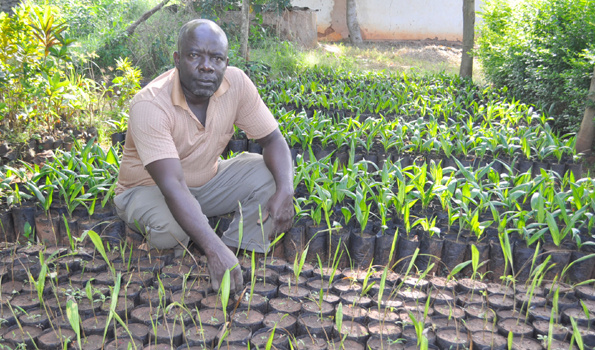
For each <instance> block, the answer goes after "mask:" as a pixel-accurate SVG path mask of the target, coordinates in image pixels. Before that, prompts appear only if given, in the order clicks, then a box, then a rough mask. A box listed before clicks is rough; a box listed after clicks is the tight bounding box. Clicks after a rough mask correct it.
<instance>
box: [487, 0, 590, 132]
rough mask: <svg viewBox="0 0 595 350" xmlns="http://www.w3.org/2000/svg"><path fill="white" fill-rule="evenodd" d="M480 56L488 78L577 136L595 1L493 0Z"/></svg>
mask: <svg viewBox="0 0 595 350" xmlns="http://www.w3.org/2000/svg"><path fill="white" fill-rule="evenodd" d="M482 17H483V23H482V24H481V25H480V28H479V30H480V32H481V35H480V36H479V38H478V49H477V56H478V58H479V60H480V61H481V63H482V64H483V69H484V73H485V75H486V78H487V79H488V80H489V81H491V82H492V83H494V84H496V85H497V86H499V87H502V86H507V87H508V88H509V89H510V92H511V93H512V94H513V95H514V96H516V97H517V98H519V99H521V98H522V99H523V101H525V102H529V103H534V104H536V105H537V106H539V107H541V108H542V109H543V110H545V111H549V114H550V116H551V117H553V121H554V126H555V128H556V130H558V131H559V132H569V131H573V132H574V131H577V130H578V127H579V125H580V119H581V118H582V115H583V113H584V108H585V102H586V95H587V92H588V89H589V83H590V77H591V73H592V71H593V63H594V57H595V1H590V0H522V1H518V2H514V3H512V2H510V1H508V0H488V1H486V2H485V6H484V8H483V13H482Z"/></svg>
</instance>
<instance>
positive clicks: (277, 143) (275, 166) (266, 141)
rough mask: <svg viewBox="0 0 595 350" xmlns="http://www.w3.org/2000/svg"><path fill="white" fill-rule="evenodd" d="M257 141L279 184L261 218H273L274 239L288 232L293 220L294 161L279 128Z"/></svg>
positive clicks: (272, 236) (268, 166) (263, 219)
mask: <svg viewBox="0 0 595 350" xmlns="http://www.w3.org/2000/svg"><path fill="white" fill-rule="evenodd" d="M257 141H258V143H259V144H260V145H261V146H262V157H263V159H264V162H265V164H266V166H267V168H268V169H269V171H270V172H271V174H273V178H274V179H275V184H276V185H277V191H276V192H275V194H274V195H273V196H272V197H271V198H270V199H269V201H268V203H267V205H266V207H265V208H264V209H263V213H262V219H261V221H262V222H264V221H266V220H267V219H268V220H271V219H272V220H273V231H272V232H271V234H270V235H269V240H273V239H275V236H276V235H277V234H279V233H281V232H287V230H289V228H290V227H291V224H292V221H293V215H294V209H293V161H292V160H291V153H290V152H289V147H288V146H287V142H286V141H285V139H284V138H283V135H282V134H281V131H279V128H277V129H275V131H273V132H271V133H270V134H269V135H268V136H265V137H263V138H262V139H259V140H257ZM269 216H270V217H269Z"/></svg>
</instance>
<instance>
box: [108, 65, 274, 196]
mask: <svg viewBox="0 0 595 350" xmlns="http://www.w3.org/2000/svg"><path fill="white" fill-rule="evenodd" d="M205 124H206V125H205V126H203V125H202V124H201V123H200V122H199V121H198V119H197V118H196V117H195V116H194V114H193V113H192V111H191V110H190V108H189V107H188V104H187V103H186V98H185V96H184V93H183V92H182V86H181V85H180V79H179V74H178V70H177V69H176V68H174V69H172V70H169V71H167V72H165V73H163V74H162V75H160V76H159V77H157V78H156V79H155V80H153V81H152V82H151V83H149V84H148V85H147V86H146V87H144V88H143V89H142V90H141V91H140V92H139V93H138V94H137V95H136V96H134V98H133V99H132V101H131V104H130V117H129V119H128V132H127V133H126V142H125V146H124V155H123V157H122V161H121V163H120V174H119V176H118V185H117V187H116V194H120V193H122V192H124V191H125V190H127V189H129V188H132V187H136V186H154V185H155V182H154V181H153V179H152V178H151V175H149V173H148V172H147V170H146V169H145V166H146V165H147V164H150V163H152V162H154V161H156V160H159V159H166V158H178V159H180V162H181V163H182V169H183V171H184V177H185V179H186V184H187V185H188V187H198V186H202V185H204V184H205V183H207V182H208V181H209V180H210V179H212V178H213V177H214V176H215V174H217V166H218V160H219V157H220V155H221V153H223V150H224V149H225V146H227V143H228V142H229V140H230V139H231V137H232V136H233V131H234V130H233V126H234V124H235V125H236V126H237V127H239V128H240V129H242V130H244V132H245V133H246V135H247V136H248V137H249V138H252V139H260V138H263V137H265V136H267V135H269V134H270V133H271V132H273V131H274V130H275V129H276V128H277V126H278V124H277V121H276V120H275V118H274V117H273V115H272V114H271V112H270V111H269V109H268V108H267V107H266V105H265V104H264V102H263V101H262V99H261V98H260V95H259V94H258V91H257V89H256V87H255V86H254V84H253V83H252V81H251V80H250V79H249V78H248V77H247V76H246V75H245V74H244V72H242V71H241V70H240V69H238V68H236V67H228V68H227V70H226V72H225V76H224V78H223V82H222V83H221V86H220V87H219V89H218V90H217V91H216V92H215V94H214V95H213V96H211V98H210V100H209V106H208V108H207V118H206V122H205Z"/></svg>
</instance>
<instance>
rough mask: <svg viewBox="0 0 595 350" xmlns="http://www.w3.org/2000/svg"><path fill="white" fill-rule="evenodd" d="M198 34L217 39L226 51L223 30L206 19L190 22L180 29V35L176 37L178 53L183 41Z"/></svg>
mask: <svg viewBox="0 0 595 350" xmlns="http://www.w3.org/2000/svg"><path fill="white" fill-rule="evenodd" d="M200 32H202V33H209V34H212V35H214V36H216V37H218V38H219V39H220V40H221V43H222V44H223V45H224V46H225V49H226V51H227V49H228V46H229V44H228V41H227V35H226V34H225V32H224V31H223V29H221V27H219V25H217V23H215V22H213V21H211V20H208V19H194V20H192V21H190V22H187V23H186V24H184V25H183V26H182V28H180V34H179V35H178V51H182V46H183V45H184V41H185V40H187V39H188V37H189V36H193V35H196V33H200ZM226 53H227V52H226Z"/></svg>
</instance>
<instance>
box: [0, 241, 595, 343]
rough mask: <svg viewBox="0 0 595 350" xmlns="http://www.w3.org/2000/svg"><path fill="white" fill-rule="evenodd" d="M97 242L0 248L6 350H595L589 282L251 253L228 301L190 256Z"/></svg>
mask: <svg viewBox="0 0 595 350" xmlns="http://www.w3.org/2000/svg"><path fill="white" fill-rule="evenodd" d="M97 237H98V236H97ZM88 239H89V237H88ZM397 241H398V240H395V242H397ZM104 243H106V245H105V247H106V248H107V246H110V244H108V243H107V242H104ZM95 244H96V245H90V246H89V245H88V246H84V245H80V246H74V247H73V246H61V245H58V246H52V247H46V246H44V245H41V244H18V243H4V244H3V245H2V255H1V256H2V258H1V270H0V271H1V277H2V284H1V298H0V301H1V309H0V310H1V313H2V315H1V317H2V320H3V322H2V324H1V326H0V335H1V336H2V342H1V344H0V345H2V346H4V347H5V348H13V349H14V348H23V347H24V348H28V349H33V348H40V349H58V348H59V349H64V348H77V349H78V348H82V349H101V348H105V349H127V348H128V346H129V345H128V344H131V347H132V348H138V349H144V348H147V349H148V348H151V349H155V348H157V349H178V348H179V349H186V348H188V349H212V348H221V349H246V348H247V347H248V346H250V348H252V349H255V348H259V349H265V348H272V349H290V348H293V349H340V348H341V349H342V348H344V349H410V348H411V349H418V348H420V346H421V345H420V344H419V343H418V339H422V337H423V339H424V341H425V340H427V344H428V348H430V349H469V348H470V347H471V346H473V349H507V348H508V344H509V343H510V344H512V348H513V349H547V348H548V344H549V346H550V347H549V348H551V349H570V348H572V349H578V347H577V345H576V344H577V337H578V336H579V335H580V341H581V342H582V344H583V345H584V346H585V348H592V347H593V346H595V330H594V329H593V328H592V326H593V317H592V316H591V315H593V314H595V289H594V288H593V285H592V283H591V284H583V285H579V286H574V287H573V286H572V285H569V284H566V283H563V282H556V281H554V282H552V281H546V280H545V279H544V278H543V277H544V274H540V273H539V271H537V272H536V273H534V274H532V275H531V278H530V279H528V280H527V281H526V282H524V283H521V282H517V283H512V281H513V280H512V278H508V279H506V278H504V279H498V278H493V280H492V281H489V280H488V279H487V278H486V277H485V276H482V275H481V274H479V273H477V271H475V274H473V272H471V276H470V277H464V276H463V273H462V272H459V273H455V274H453V273H450V274H448V275H442V274H441V273H440V272H439V270H436V272H430V270H431V269H426V270H425V271H423V272H422V275H420V274H419V273H417V271H419V270H418V269H417V268H416V267H415V262H414V261H413V260H412V259H411V258H412V257H409V261H408V262H407V265H406V266H404V270H402V271H399V272H396V270H397V266H401V265H402V264H401V263H402V261H397V262H396V263H393V261H391V262H390V266H393V267H394V268H392V269H391V268H390V266H388V267H387V266H382V265H369V266H368V267H359V268H358V267H355V266H353V267H351V266H349V267H340V265H341V264H342V261H341V260H342V259H340V258H339V256H341V254H340V253H338V254H333V256H332V257H331V258H330V260H329V259H328V257H327V258H326V259H327V260H326V261H325V262H322V260H320V259H319V258H318V257H317V258H316V260H317V262H316V263H315V262H314V261H313V260H311V259H310V260H309V254H310V251H309V246H307V247H308V248H307V249H304V250H302V251H299V252H298V254H297V255H296V257H295V258H294V260H293V261H287V260H285V259H283V258H279V257H275V255H279V254H278V252H277V253H275V252H272V253H271V255H272V256H269V257H266V258H260V259H258V261H256V260H257V259H254V261H252V259H251V258H250V257H248V256H242V257H240V263H241V267H242V271H243V276H244V281H246V284H245V286H244V288H242V289H241V290H239V291H237V292H236V293H229V291H227V293H226V290H225V288H224V287H222V288H221V290H219V291H214V290H212V288H211V285H210V283H209V277H208V272H207V269H206V264H205V259H204V257H202V256H201V255H200V254H199V253H197V252H194V254H193V253H192V251H193V249H191V252H189V253H188V254H186V255H185V256H184V257H180V258H175V257H174V255H173V252H171V251H155V250H151V251H149V252H147V251H145V250H141V249H136V248H129V249H127V248H126V247H125V246H124V245H112V247H115V248H111V249H110V248H107V249H106V248H104V245H103V244H102V243H101V241H99V243H98V242H97V241H96V242H95ZM97 244H98V245H97ZM73 248H74V250H73ZM392 248H393V249H392V250H393V252H394V251H395V250H396V246H393V247H392ZM105 249H106V250H105ZM101 252H105V256H104V255H102V254H101ZM337 252H340V249H337V250H336V253H337ZM308 261H311V262H308ZM430 264H432V263H430ZM350 265H351V264H350ZM471 265H472V264H471ZM473 268H476V267H475V266H474V267H473ZM473 268H472V270H473ZM457 269H458V270H459V271H464V270H465V269H461V268H460V267H457ZM476 270H477V269H476ZM414 271H415V272H414ZM454 276H457V278H455V277H454ZM252 286H254V287H252ZM228 293H229V294H228ZM124 325H126V328H125V327H124ZM77 333H78V334H80V340H79V337H77ZM570 342H572V343H573V344H574V345H572V347H571V344H570ZM290 343H291V345H290Z"/></svg>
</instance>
